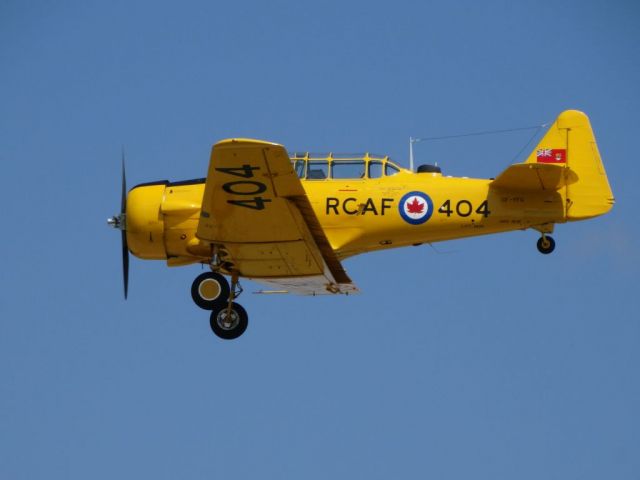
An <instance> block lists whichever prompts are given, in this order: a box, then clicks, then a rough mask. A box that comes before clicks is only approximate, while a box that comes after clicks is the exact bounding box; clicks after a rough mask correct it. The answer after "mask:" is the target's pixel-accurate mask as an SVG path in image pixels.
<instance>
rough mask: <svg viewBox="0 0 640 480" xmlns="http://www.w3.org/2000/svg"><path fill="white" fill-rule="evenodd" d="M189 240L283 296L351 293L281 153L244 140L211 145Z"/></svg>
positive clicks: (272, 145)
mask: <svg viewBox="0 0 640 480" xmlns="http://www.w3.org/2000/svg"><path fill="white" fill-rule="evenodd" d="M197 236H198V238H200V239H201V240H203V241H206V242H209V243H211V244H212V245H217V246H218V247H219V250H220V252H221V253H222V255H223V257H222V259H223V261H224V262H225V268H226V269H227V270H235V271H237V272H238V273H239V275H240V276H243V277H248V278H252V279H256V280H258V281H263V282H265V283H268V284H269V285H270V286H273V287H276V288H280V289H281V290H286V291H287V292H293V293H302V294H310V295H320V294H327V293H355V292H357V288H356V287H355V285H353V283H352V282H351V279H350V278H349V277H348V276H347V274H346V272H345V271H344V269H343V268H342V265H341V264H340V261H339V260H338V259H337V257H336V255H335V253H334V252H333V249H332V248H331V246H330V244H329V242H328V240H327V238H326V236H325V234H324V231H323V230H322V227H321V226H320V223H319V222H318V219H317V218H316V216H315V213H314V212H313V209H312V208H311V205H310V203H309V200H308V199H307V196H306V194H305V191H304V188H303V187H302V184H301V182H300V179H299V178H298V176H297V175H296V173H295V171H294V170H293V167H292V165H291V160H290V159H289V156H288V154H287V152H286V150H285V149H284V148H283V147H282V146H281V145H278V144H275V143H268V142H263V141H259V140H250V139H231V140H223V141H221V142H219V143H217V144H216V145H214V146H213V150H212V152H211V161H210V163H209V171H208V173H207V181H206V184H205V190H204V197H203V200H202V211H201V214H200V221H199V223H198V230H197Z"/></svg>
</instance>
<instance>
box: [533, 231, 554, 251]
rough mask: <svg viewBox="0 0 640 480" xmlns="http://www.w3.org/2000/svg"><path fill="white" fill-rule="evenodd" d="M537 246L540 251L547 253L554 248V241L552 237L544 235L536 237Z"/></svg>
mask: <svg viewBox="0 0 640 480" xmlns="http://www.w3.org/2000/svg"><path fill="white" fill-rule="evenodd" d="M537 247H538V251H539V252H540V253H544V254H545V255H548V254H549V253H551V252H553V250H554V249H555V248H556V242H555V240H554V239H553V238H551V237H549V236H548V235H545V236H544V237H540V238H539V239H538V243H537Z"/></svg>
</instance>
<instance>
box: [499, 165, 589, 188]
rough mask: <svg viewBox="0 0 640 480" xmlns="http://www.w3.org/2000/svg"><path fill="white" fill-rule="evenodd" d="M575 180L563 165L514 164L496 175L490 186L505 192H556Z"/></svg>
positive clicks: (574, 176)
mask: <svg viewBox="0 0 640 480" xmlns="http://www.w3.org/2000/svg"><path fill="white" fill-rule="evenodd" d="M576 180H577V176H576V175H575V173H573V172H572V171H571V170H570V169H569V168H567V167H566V166H564V165H556V164H550V163H516V164H514V165H511V166H510V167H508V168H507V169H506V170H504V171H503V172H502V173H501V174H500V175H498V176H497V177H496V179H495V180H493V181H492V182H491V184H490V185H491V187H493V188H502V189H507V190H527V191H535V190H540V191H543V190H550V191H556V190H559V189H561V188H562V187H564V186H566V185H569V184H571V183H574V182H575V181H576Z"/></svg>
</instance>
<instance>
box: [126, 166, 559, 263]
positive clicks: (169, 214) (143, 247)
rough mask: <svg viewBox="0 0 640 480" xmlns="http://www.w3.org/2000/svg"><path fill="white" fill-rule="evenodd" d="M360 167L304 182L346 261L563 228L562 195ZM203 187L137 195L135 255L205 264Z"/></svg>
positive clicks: (131, 215)
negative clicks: (397, 249)
mask: <svg viewBox="0 0 640 480" xmlns="http://www.w3.org/2000/svg"><path fill="white" fill-rule="evenodd" d="M362 162H364V166H365V167H366V168H365V170H364V172H365V173H364V174H363V175H362V177H363V178H360V177H359V176H357V175H353V177H355V178H332V175H320V176H314V175H311V162H307V163H308V164H309V166H308V168H307V170H308V171H306V173H304V172H303V173H302V175H301V177H302V178H301V182H302V185H303V187H304V190H305V192H306V195H307V197H308V199H309V201H310V204H311V206H312V208H313V210H314V212H315V215H316V217H317V219H318V221H319V223H320V224H321V226H322V229H323V230H324V232H325V235H326V237H327V239H328V240H329V242H330V244H331V246H332V248H333V250H334V251H335V252H336V255H337V256H338V258H341V259H344V258H347V257H350V256H353V255H358V254H360V253H364V252H369V251H374V250H381V249H387V248H395V247H402V246H408V245H415V244H419V243H433V242H440V241H444V240H451V239H456V238H465V237H471V236H476V235H485V234H490V233H499V232H505V231H509V230H518V229H526V228H530V227H535V228H539V229H541V230H544V229H547V231H548V229H549V228H550V227H551V226H552V225H553V224H554V223H558V222H564V221H566V214H565V198H564V194H563V191H562V190H560V191H543V192H527V193H523V192H513V191H509V190H501V189H496V188H493V187H492V186H491V180H490V179H471V178H455V177H447V176H443V175H442V174H440V173H439V172H427V173H414V172H411V171H408V170H404V169H401V168H398V167H397V166H395V165H394V164H393V163H391V162H390V161H389V160H388V159H386V158H385V159H384V160H380V159H378V160H375V162H376V163H379V164H381V168H380V169H379V170H380V172H379V173H376V174H375V178H371V177H372V169H371V168H370V167H371V166H372V165H373V162H374V160H366V161H365V160H362ZM351 163H353V162H351ZM336 164H337V161H336ZM370 164H371V165H370ZM305 167H306V165H305ZM385 167H386V168H385ZM331 168H332V171H333V166H332V167H331ZM336 168H337V167H336ZM328 171H329V169H328V168H327V172H328ZM336 171H337V170H336ZM204 187H205V180H204V179H199V180H193V181H186V182H177V183H170V182H157V183H153V184H146V185H141V186H138V187H135V188H133V189H132V190H131V191H130V192H129V199H128V208H127V220H126V222H127V238H128V243H129V248H130V249H131V251H132V253H134V254H135V255H137V256H139V257H141V258H145V259H166V260H167V261H168V263H169V265H184V264H189V263H197V262H203V263H206V262H208V261H209V260H210V256H211V249H210V245H209V244H205V243H204V242H201V241H200V240H199V239H198V238H197V237H196V229H197V226H198V222H199V220H200V214H201V205H202V198H203V193H204Z"/></svg>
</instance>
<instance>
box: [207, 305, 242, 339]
mask: <svg viewBox="0 0 640 480" xmlns="http://www.w3.org/2000/svg"><path fill="white" fill-rule="evenodd" d="M227 308H228V304H225V305H220V306H218V307H217V308H215V309H214V310H213V311H212V312H211V317H210V319H209V325H210V326H211V330H213V333H215V334H216V335H217V336H218V337H220V338H222V339H224V340H233V339H235V338H238V337H239V336H240V335H242V334H243V333H244V331H245V330H246V329H247V326H248V325H249V316H248V315H247V311H246V310H245V309H244V308H243V307H242V305H240V304H238V303H234V304H233V305H232V306H231V316H232V317H233V318H232V321H231V322H229V323H225V319H226V317H227Z"/></svg>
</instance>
